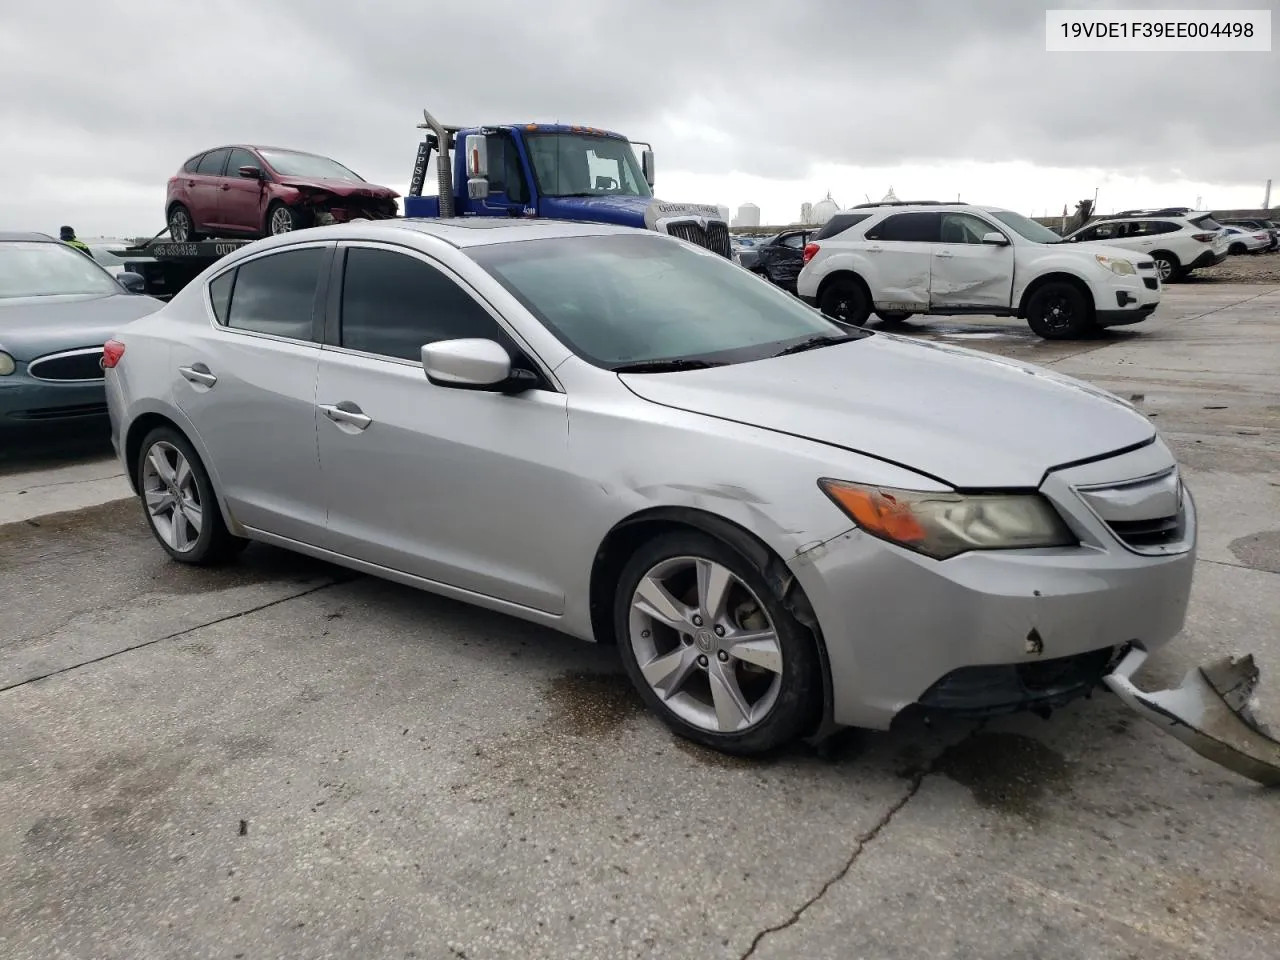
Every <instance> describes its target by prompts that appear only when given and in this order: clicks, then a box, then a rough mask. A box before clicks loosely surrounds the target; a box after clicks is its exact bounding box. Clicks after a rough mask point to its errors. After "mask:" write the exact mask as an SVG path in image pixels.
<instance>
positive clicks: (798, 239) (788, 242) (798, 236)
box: [778, 233, 804, 250]
mask: <svg viewBox="0 0 1280 960" xmlns="http://www.w3.org/2000/svg"><path fill="white" fill-rule="evenodd" d="M778 243H780V244H781V245H782V246H784V247H790V248H791V249H792V250H803V249H804V234H803V233H792V234H788V235H787V236H785V237H783V238H782V239H781V240H779V241H778Z"/></svg>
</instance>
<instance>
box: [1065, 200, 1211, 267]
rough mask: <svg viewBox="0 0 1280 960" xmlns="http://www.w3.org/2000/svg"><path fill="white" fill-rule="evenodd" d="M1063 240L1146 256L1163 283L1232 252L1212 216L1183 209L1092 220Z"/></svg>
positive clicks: (1130, 212)
mask: <svg viewBox="0 0 1280 960" xmlns="http://www.w3.org/2000/svg"><path fill="white" fill-rule="evenodd" d="M1063 239H1064V240H1065V241H1066V242H1067V243H1088V244H1093V243H1105V244H1106V245H1107V246H1109V247H1122V248H1124V249H1125V250H1131V251H1133V252H1135V253H1141V254H1145V255H1146V256H1148V257H1150V258H1151V259H1152V260H1154V261H1155V262H1156V270H1157V271H1158V272H1159V274H1160V280H1161V282H1163V283H1169V282H1170V281H1173V280H1181V279H1182V278H1183V277H1185V276H1186V275H1187V274H1189V273H1190V272H1191V271H1192V270H1196V269H1199V268H1200V267H1212V266H1213V265H1214V264H1215V263H1221V262H1222V261H1223V260H1225V259H1226V258H1227V254H1228V252H1229V251H1230V249H1231V240H1230V238H1229V237H1228V236H1227V234H1226V232H1225V231H1224V230H1223V227H1222V224H1220V223H1218V222H1217V221H1216V220H1214V219H1213V216H1212V215H1211V214H1209V213H1205V212H1203V211H1201V212H1193V211H1190V210H1183V209H1168V210H1130V211H1128V212H1127V213H1123V214H1118V215H1116V216H1114V217H1107V218H1106V219H1104V220H1095V221H1093V223H1090V224H1087V225H1085V226H1083V227H1081V228H1080V229H1079V230H1076V231H1075V232H1074V233H1069V234H1067V236H1066V237H1064V238H1063Z"/></svg>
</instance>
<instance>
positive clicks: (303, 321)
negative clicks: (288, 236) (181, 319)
mask: <svg viewBox="0 0 1280 960" xmlns="http://www.w3.org/2000/svg"><path fill="white" fill-rule="evenodd" d="M327 254H328V250H327V249H326V248H323V247H304V248H303V249H301V250H285V251H282V252H280V253H273V254H269V255H268V256H265V257H259V258H258V259H256V260H250V261H249V262H248V263H243V264H241V265H240V266H238V267H236V269H235V274H236V276H235V280H234V281H232V285H231V299H230V302H229V303H228V304H227V307H226V316H227V319H226V325H227V326H228V327H230V328H232V329H233V330H249V331H252V332H254V333H267V334H271V335H272V336H276V337H287V338H288V339H290V340H315V339H316V337H315V308H316V285H317V283H318V282H319V280H320V269H321V267H322V266H323V265H324V264H325V263H327V262H328V261H327ZM218 279H219V280H220V279H221V277H219V278H218ZM214 282H215V283H216V282H217V281H216V280H215V281H214ZM209 293H210V296H211V298H212V299H213V302H214V312H215V313H216V312H217V310H218V296H219V294H220V290H219V291H215V290H214V289H213V285H212V284H211V285H210V291H209Z"/></svg>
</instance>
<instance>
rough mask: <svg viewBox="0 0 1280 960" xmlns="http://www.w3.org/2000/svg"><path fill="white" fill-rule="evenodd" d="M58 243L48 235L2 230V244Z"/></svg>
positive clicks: (0, 239) (0, 237)
mask: <svg viewBox="0 0 1280 960" xmlns="http://www.w3.org/2000/svg"><path fill="white" fill-rule="evenodd" d="M17 242H26V243H57V242H58V241H57V240H55V239H53V237H51V236H49V235H48V234H47V233H35V232H31V233H22V232H19V231H16V230H0V243H17Z"/></svg>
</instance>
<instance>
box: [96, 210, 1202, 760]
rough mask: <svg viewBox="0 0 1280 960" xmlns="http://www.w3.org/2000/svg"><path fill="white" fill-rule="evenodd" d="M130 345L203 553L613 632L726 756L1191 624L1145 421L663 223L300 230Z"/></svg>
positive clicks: (1070, 663)
mask: <svg viewBox="0 0 1280 960" xmlns="http://www.w3.org/2000/svg"><path fill="white" fill-rule="evenodd" d="M107 366H108V369H107V380H106V384H107V398H108V404H109V408H110V414H111V419H112V424H113V441H114V443H115V446H116V449H117V451H118V453H119V455H120V457H121V458H122V460H123V462H124V464H125V467H126V469H127V471H128V474H129V477H130V478H131V481H132V483H133V485H134V489H135V490H136V492H137V493H138V495H139V497H140V499H141V501H142V503H143V505H144V507H145V511H146V516H147V519H148V521H149V523H150V524H151V528H152V531H153V532H154V534H155V537H156V539H157V540H158V541H159V543H160V545H161V546H162V547H163V548H164V549H165V550H166V551H167V552H168V553H169V554H170V556H172V557H173V558H174V559H176V560H179V561H183V562H186V563H193V564H207V563H213V562H218V561H225V560H228V559H229V558H231V557H232V556H234V554H235V553H236V552H237V551H238V550H239V549H240V548H241V547H243V546H244V544H245V543H246V542H247V541H250V540H253V541H261V542H263V543H268V544H275V545H277V546H281V547H285V548H288V549H292V550H296V551H299V552H302V553H306V554H309V555H312V556H315V557H320V558H323V559H327V560H331V561H334V562H336V563H339V564H343V565H346V566H348V567H351V568H354V569H356V570H360V571H364V572H366V573H370V574H374V575H377V576H381V577H386V578H389V579H392V580H396V581H399V582H401V583H406V584H411V585H413V586H416V587H420V588H423V589H426V590H430V591H434V592H436V593H440V594H443V595H446V596H450V597H454V598H458V599H461V600H464V601H468V602H471V603H475V604H479V605H481V606H484V607H488V608H490V609H494V610H499V611H504V612H506V613H509V614H512V615H514V616H516V617H522V618H525V619H527V620H529V621H533V622H536V623H539V624H544V625H547V626H550V627H554V628H556V629H559V630H561V631H564V632H567V633H569V634H571V635H573V636H576V637H580V638H584V639H588V640H596V641H601V642H609V643H616V644H617V645H618V647H619V649H620V652H621V655H622V660H623V662H624V664H625V667H626V669H627V671H628V673H629V674H630V676H631V678H632V680H633V682H634V683H635V685H636V687H637V689H638V690H639V691H640V694H641V696H642V697H643V698H644V699H645V701H646V702H647V704H648V705H649V706H650V707H651V708H652V710H653V711H654V712H655V713H657V714H658V715H659V716H660V717H661V718H662V719H663V720H664V721H665V722H666V723H667V724H669V725H670V726H671V727H672V728H673V729H674V730H675V731H676V732H677V733H679V734H680V735H682V736H685V737H688V738H691V739H693V740H696V741H699V742H701V743H703V744H706V745H709V746H711V747H714V748H717V749H721V750H726V751H731V752H738V753H755V752H759V751H764V750H768V749H770V748H773V747H775V746H777V745H779V744H782V743H785V742H787V741H789V740H792V739H794V738H796V737H800V736H804V735H808V734H813V733H814V732H815V731H817V730H819V729H830V728H834V727H838V726H848V725H853V726H863V727H872V728H887V727H888V726H889V725H890V724H891V723H892V722H893V721H894V719H895V718H896V717H898V716H899V715H901V714H903V713H904V711H908V710H916V709H921V710H935V711H951V712H957V713H961V714H965V715H971V716H977V715H987V714H993V713H1000V712H1005V711H1011V710H1018V709H1047V708H1049V707H1052V706H1055V705H1058V704H1061V703H1064V702H1067V701H1069V700H1071V699H1073V698H1075V697H1078V696H1081V695H1083V694H1085V693H1087V692H1089V691H1090V690H1092V689H1093V688H1094V686H1095V685H1096V684H1097V683H1098V681H1099V680H1100V678H1102V677H1103V676H1104V675H1108V671H1110V670H1112V669H1113V668H1114V665H1115V663H1116V662H1117V661H1118V660H1119V659H1120V657H1121V655H1122V654H1125V653H1126V651H1131V649H1132V646H1133V645H1136V646H1137V647H1138V648H1140V649H1141V650H1142V651H1154V650H1156V649H1158V648H1160V647H1161V646H1163V645H1164V644H1166V643H1168V642H1169V641H1170V640H1171V639H1172V638H1173V637H1174V636H1175V635H1176V634H1177V633H1178V632H1179V631H1180V629H1181V628H1182V625H1183V620H1184V616H1185V613H1186V606H1187V599H1188V593H1189V590H1190V586H1191V579H1192V568H1193V565H1194V559H1195V542H1196V514H1195V508H1194V505H1193V503H1192V499H1191V497H1190V495H1189V494H1188V493H1187V491H1186V490H1185V488H1184V486H1183V483H1182V480H1181V478H1180V476H1179V472H1178V468H1177V465H1176V463H1175V461H1174V458H1173V456H1172V455H1171V453H1170V450H1169V448H1168V447H1167V446H1166V445H1165V443H1164V442H1163V441H1162V440H1161V438H1160V437H1159V436H1158V434H1157V433H1156V430H1155V429H1154V427H1153V426H1152V424H1151V422H1150V421H1149V420H1147V419H1146V418H1145V417H1143V416H1142V415H1141V414H1140V413H1138V412H1136V411H1135V410H1134V409H1133V408H1132V407H1131V406H1129V405H1128V404H1126V403H1124V402H1123V401H1120V400H1118V399H1117V398H1115V397H1113V396H1112V395H1110V394H1107V393H1105V392H1103V391H1100V390H1097V389H1095V388H1092V387H1090V386H1088V385H1085V384H1083V383H1080V382H1078V381H1073V380H1070V379H1068V378H1065V377H1062V376H1057V375H1054V374H1052V373H1049V372H1047V371H1045V370H1042V369H1039V368H1036V367H1033V366H1031V365H1028V364H1022V363H1017V362H1014V361H1009V360H1003V359H996V358H992V357H989V356H986V355H982V354H978V353H975V352H971V351H966V350H962V349H957V348H949V347H943V346H939V345H936V344H928V343H921V342H914V341H911V340H907V339H903V338H900V337H895V336H893V335H889V334H884V333H878V332H871V331H867V330H862V329H856V328H847V327H843V326H841V325H839V324H837V323H835V322H833V321H831V320H829V319H827V318H825V317H823V316H822V315H820V314H819V313H818V312H817V311H815V310H813V309H811V308H810V307H808V306H806V305H804V304H802V303H800V302H799V301H797V300H796V299H795V298H794V297H791V296H789V295H788V294H786V293H784V292H782V291H781V290H779V289H777V288H775V287H773V286H771V285H770V284H769V283H768V282H766V281H764V280H762V279H760V278H758V277H755V276H752V275H751V274H750V273H748V272H747V271H745V270H741V269H738V268H737V267H735V266H734V265H733V264H731V263H730V262H729V261H727V260H725V259H724V258H721V257H717V256H716V255H714V254H713V253H710V252H708V251H705V250H702V249H701V248H698V247H694V246H691V245H689V244H686V243H684V242H682V241H679V240H676V239H674V238H670V237H664V236H660V235H656V234H654V233H651V232H647V231H635V230H628V229H625V228H618V227H608V226H603V225H591V224H567V223H554V222H547V221H536V220H535V221H509V220H498V219H494V220H482V219H460V220H438V221H415V220H398V221H386V222H378V223H353V224H346V225H341V226H332V227H319V228H313V229H309V230H302V231H295V232H293V233H290V234H288V235H286V236H281V237H276V238H269V239H265V240H261V241H258V242H256V243H254V244H251V245H249V246H246V247H245V248H243V249H241V250H239V251H237V252H235V253H233V254H231V255H230V256H228V257H226V258H224V259H222V260H220V261H218V262H217V263H216V264H215V265H213V266H212V267H210V268H209V269H208V270H207V271H206V272H205V273H204V274H202V275H201V276H200V277H199V278H198V279H197V280H196V281H195V282H193V283H192V284H190V285H189V286H187V287H186V288H185V289H184V290H182V291H181V292H180V293H179V294H178V295H177V296H175V297H174V299H173V300H172V302H170V303H169V304H168V305H166V306H165V307H164V308H163V309H161V310H160V311H159V312H158V313H155V314H152V315H151V316H149V317H146V318H143V319H141V320H138V321H136V322H134V323H132V324H129V325H128V326H125V327H123V328H122V329H121V330H120V331H119V332H118V334H117V335H116V337H115V339H114V340H113V342H112V343H111V344H109V345H108V351H107ZM1126 659H1127V657H1126Z"/></svg>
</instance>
